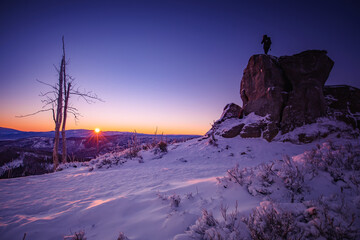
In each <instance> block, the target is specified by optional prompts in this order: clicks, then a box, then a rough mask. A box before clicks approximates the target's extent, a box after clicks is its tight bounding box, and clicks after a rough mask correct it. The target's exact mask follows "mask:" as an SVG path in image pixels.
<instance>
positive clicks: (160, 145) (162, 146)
mask: <svg viewBox="0 0 360 240" xmlns="http://www.w3.org/2000/svg"><path fill="white" fill-rule="evenodd" d="M157 146H158V148H159V149H160V151H161V152H167V151H168V150H167V143H166V142H163V141H161V142H159V143H158V145H157Z"/></svg>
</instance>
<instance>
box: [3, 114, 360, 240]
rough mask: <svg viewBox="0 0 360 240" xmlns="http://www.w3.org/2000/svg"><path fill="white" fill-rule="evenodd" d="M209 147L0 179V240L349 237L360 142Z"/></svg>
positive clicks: (117, 155)
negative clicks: (78, 235)
mask: <svg viewBox="0 0 360 240" xmlns="http://www.w3.org/2000/svg"><path fill="white" fill-rule="evenodd" d="M229 120H230V119H229ZM216 138H217V139H216V145H214V144H211V143H210V142H211V138H206V137H203V138H197V139H192V140H189V141H187V142H183V143H176V144H172V145H168V146H167V152H162V151H155V148H152V149H151V148H150V149H146V148H145V149H141V150H139V151H138V152H137V154H136V156H135V157H129V155H128V154H127V153H126V151H123V152H113V153H107V154H104V155H101V156H99V157H98V158H96V159H94V160H92V161H90V162H89V163H86V164H84V163H82V164H68V165H63V166H62V168H61V169H62V171H58V172H55V173H51V174H44V175H38V176H29V177H22V178H14V179H3V180H0V206H1V208H0V236H1V239H4V240H12V239H22V238H23V236H24V234H25V233H26V239H37V240H45V239H46V240H53V239H54V240H55V239H64V237H74V236H75V234H83V237H84V239H85V238H86V239H87V240H97V239H103V240H113V239H131V240H135V239H136V240H145V239H147V240H148V239H158V240H162V239H177V240H181V239H183V240H184V239H252V238H255V237H256V236H258V237H266V236H273V235H276V234H283V235H282V236H284V234H288V235H286V236H288V237H294V238H295V237H297V236H298V234H302V236H303V237H308V238H309V239H321V237H325V238H326V236H335V235H336V234H337V235H336V236H340V237H346V236H350V239H351V237H353V236H355V234H356V231H355V230H356V229H359V227H360V226H359V219H358V216H359V209H360V197H359V191H360V189H359V186H360V174H359V165H358V164H359V151H360V150H359V142H358V139H343V138H336V137H335V136H332V135H329V136H328V137H327V138H326V139H322V140H315V141H314V142H312V143H309V144H302V145H299V144H292V143H290V142H270V143H269V142H267V141H266V140H264V139H242V138H241V137H235V138H232V139H225V138H222V137H220V136H217V137H216ZM329 141H330V142H329ZM324 162H325V163H324ZM232 175H233V176H232ZM353 216H355V218H354V217H353ZM284 219H285V220H288V222H289V223H288V224H287V225H284V226H281V224H282V223H283V221H284ZM272 223H276V224H275V225H274V226H275V227H271V226H272ZM332 229H334V230H332ZM344 231H346V232H344ZM119 233H120V235H119ZM261 234H262V235H261ZM341 234H342V235H341ZM346 234H348V235H346ZM345 235H346V236H345ZM70 239H71V238H70ZM323 239H324V238H323Z"/></svg>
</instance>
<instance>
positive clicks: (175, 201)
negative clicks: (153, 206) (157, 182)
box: [169, 194, 181, 208]
mask: <svg viewBox="0 0 360 240" xmlns="http://www.w3.org/2000/svg"><path fill="white" fill-rule="evenodd" d="M169 200H170V206H171V207H173V208H177V207H179V205H180V202H181V198H180V196H179V195H176V194H173V195H171V196H170V197H169Z"/></svg>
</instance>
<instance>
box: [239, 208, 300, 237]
mask: <svg viewBox="0 0 360 240" xmlns="http://www.w3.org/2000/svg"><path fill="white" fill-rule="evenodd" d="M244 222H245V224H246V225H247V227H248V229H249V231H250V235H251V238H252V239H254V240H262V239H300V238H301V236H302V229H300V227H298V226H297V224H296V221H295V216H294V214H293V213H291V212H287V211H283V210H281V209H279V208H278V207H277V208H276V207H275V206H274V204H273V203H272V202H268V201H267V202H262V203H261V205H260V206H259V207H257V208H256V209H254V210H253V213H252V214H250V216H249V217H248V218H245V219H244Z"/></svg>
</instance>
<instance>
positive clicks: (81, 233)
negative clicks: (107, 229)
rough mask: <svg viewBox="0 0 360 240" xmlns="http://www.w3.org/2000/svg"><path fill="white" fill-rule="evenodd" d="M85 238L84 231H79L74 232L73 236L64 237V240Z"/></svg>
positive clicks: (81, 239)
mask: <svg viewBox="0 0 360 240" xmlns="http://www.w3.org/2000/svg"><path fill="white" fill-rule="evenodd" d="M86 239H87V238H86V237H85V232H84V231H80V232H78V233H77V232H75V233H74V234H73V235H70V236H65V237H64V240H86Z"/></svg>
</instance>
